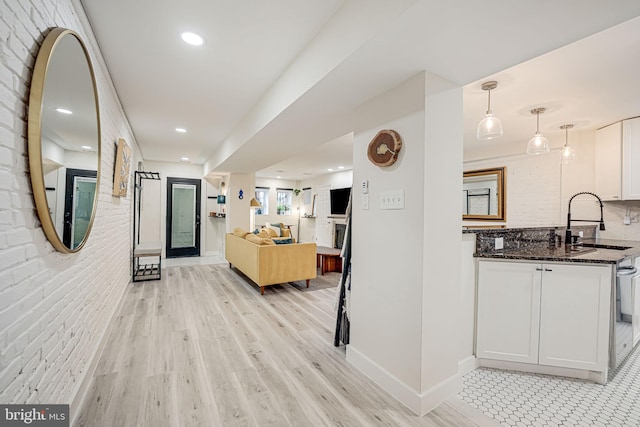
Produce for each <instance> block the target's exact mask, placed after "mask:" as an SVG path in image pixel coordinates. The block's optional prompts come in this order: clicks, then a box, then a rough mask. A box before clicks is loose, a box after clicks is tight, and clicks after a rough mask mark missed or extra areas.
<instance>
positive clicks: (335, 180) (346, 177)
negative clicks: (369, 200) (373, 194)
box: [300, 170, 359, 242]
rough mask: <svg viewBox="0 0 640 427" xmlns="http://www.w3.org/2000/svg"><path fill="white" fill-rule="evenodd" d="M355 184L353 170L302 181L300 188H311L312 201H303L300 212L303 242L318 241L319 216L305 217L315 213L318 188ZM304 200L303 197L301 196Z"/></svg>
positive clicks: (343, 186)
mask: <svg viewBox="0 0 640 427" xmlns="http://www.w3.org/2000/svg"><path fill="white" fill-rule="evenodd" d="M352 185H353V171H351V170H347V171H341V172H333V173H328V174H325V175H320V176H318V177H315V178H313V179H309V180H304V181H302V182H301V183H300V188H301V189H302V188H310V189H311V190H310V191H311V203H301V205H300V214H301V215H302V217H303V218H302V219H301V220H300V241H301V242H316V240H317V236H318V234H317V230H316V227H317V225H318V220H317V218H304V214H307V215H312V213H313V196H314V195H317V193H318V188H320V187H329V188H347V187H351V186H352ZM358 191H359V189H356V192H354V193H353V194H354V197H355V195H356V194H359V192H358ZM301 202H302V197H301Z"/></svg>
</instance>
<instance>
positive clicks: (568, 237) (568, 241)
mask: <svg viewBox="0 0 640 427" xmlns="http://www.w3.org/2000/svg"><path fill="white" fill-rule="evenodd" d="M581 194H589V195H591V196H593V197H595V198H596V199H598V202H600V221H598V220H595V219H571V202H572V201H573V199H574V198H575V197H576V196H579V195H581ZM602 207H603V206H602V199H600V197H598V195H597V194H596V193H592V192H590V191H581V192H579V193H576V194H574V195H573V196H571V198H570V199H569V209H568V210H567V232H566V233H565V242H564V244H565V245H571V221H583V222H599V223H600V230H604V219H603V216H602Z"/></svg>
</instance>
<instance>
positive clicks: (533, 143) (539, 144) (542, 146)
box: [527, 108, 551, 154]
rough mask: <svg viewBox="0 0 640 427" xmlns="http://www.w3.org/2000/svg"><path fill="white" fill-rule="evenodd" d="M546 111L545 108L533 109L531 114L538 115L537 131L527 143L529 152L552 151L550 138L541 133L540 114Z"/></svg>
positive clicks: (541, 152) (542, 152)
mask: <svg viewBox="0 0 640 427" xmlns="http://www.w3.org/2000/svg"><path fill="white" fill-rule="evenodd" d="M545 111H546V109H545V108H534V109H533V110H531V114H535V115H536V133H535V135H533V138H531V139H530V140H529V143H528V144H527V154H544V153H548V152H549V151H551V150H550V148H549V140H548V139H547V138H546V137H545V136H544V135H542V134H541V133H540V114H542V113H544V112H545Z"/></svg>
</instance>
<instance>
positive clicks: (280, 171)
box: [276, 171, 284, 173]
mask: <svg viewBox="0 0 640 427" xmlns="http://www.w3.org/2000/svg"><path fill="white" fill-rule="evenodd" d="M276 172H278V173H282V172H284V171H276Z"/></svg>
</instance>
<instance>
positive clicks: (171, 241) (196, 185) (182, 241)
mask: <svg viewBox="0 0 640 427" xmlns="http://www.w3.org/2000/svg"><path fill="white" fill-rule="evenodd" d="M166 242H167V248H166V249H167V258H179V257H189V256H200V180H199V179H188V178H171V177H168V178H167V238H166Z"/></svg>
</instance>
